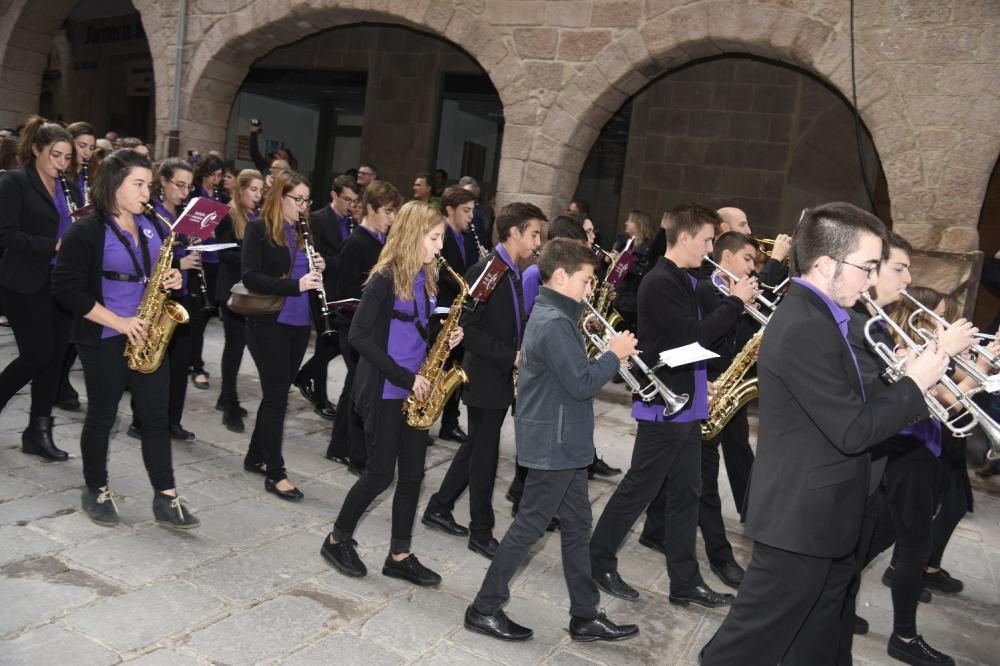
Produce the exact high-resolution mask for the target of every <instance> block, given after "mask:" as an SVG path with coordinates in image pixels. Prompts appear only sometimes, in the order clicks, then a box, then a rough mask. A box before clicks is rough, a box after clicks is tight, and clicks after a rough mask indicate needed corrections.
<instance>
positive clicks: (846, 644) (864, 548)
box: [837, 490, 888, 666]
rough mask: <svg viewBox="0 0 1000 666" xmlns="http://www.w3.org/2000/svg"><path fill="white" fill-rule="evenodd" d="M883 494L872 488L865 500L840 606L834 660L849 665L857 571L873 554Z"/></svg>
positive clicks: (858, 581)
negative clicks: (852, 571) (858, 533)
mask: <svg viewBox="0 0 1000 666" xmlns="http://www.w3.org/2000/svg"><path fill="white" fill-rule="evenodd" d="M884 506H885V498H884V497H883V496H882V491H881V490H876V491H875V492H874V493H872V494H871V495H869V496H868V499H867V500H865V513H864V516H863V518H862V521H861V535H860V536H859V537H858V546H857V548H855V550H854V561H855V568H854V575H853V576H852V578H851V582H850V583H849V584H848V586H847V595H846V596H845V599H844V606H843V610H842V611H841V614H840V636H839V639H838V642H837V664H838V665H839V666H851V664H852V663H854V660H853V658H852V656H851V650H852V648H853V645H854V616H855V613H856V612H857V603H858V591H859V590H860V589H861V574H863V573H864V570H865V568H866V567H867V566H868V565H869V564H870V563H871V561H872V559H874V557H875V553H874V552H873V548H872V543H873V540H874V536H875V532H876V530H877V529H878V526H879V521H880V520H881V521H884V520H885V519H886V517H887V515H888V514H887V513H886V512H885V509H884Z"/></svg>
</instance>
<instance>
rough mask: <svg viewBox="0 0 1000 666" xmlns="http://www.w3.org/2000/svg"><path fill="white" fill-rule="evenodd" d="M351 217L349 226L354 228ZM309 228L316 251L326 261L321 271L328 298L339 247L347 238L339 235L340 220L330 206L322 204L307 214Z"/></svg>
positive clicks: (333, 288) (338, 257)
mask: <svg viewBox="0 0 1000 666" xmlns="http://www.w3.org/2000/svg"><path fill="white" fill-rule="evenodd" d="M347 215H348V218H349V219H351V221H350V223H349V225H350V228H351V229H353V228H354V226H355V225H354V220H353V219H352V218H351V217H350V213H348V214H347ZM309 229H310V230H311V231H312V235H313V243H314V244H315V246H316V251H317V252H319V253H320V255H321V256H322V257H323V261H325V262H326V270H325V271H323V286H324V287H325V288H326V293H327V297H328V298H332V297H333V294H334V292H335V291H336V284H337V266H338V264H339V263H340V248H341V246H342V245H343V244H344V241H345V240H347V239H346V238H343V237H342V236H341V235H340V222H338V221H337V217H336V215H334V213H333V209H332V208H331V207H330V206H323V207H322V208H320V209H319V210H314V211H313V212H312V213H310V215H309Z"/></svg>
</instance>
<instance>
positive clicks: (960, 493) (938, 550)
mask: <svg viewBox="0 0 1000 666" xmlns="http://www.w3.org/2000/svg"><path fill="white" fill-rule="evenodd" d="M941 466H942V471H941V497H940V500H939V502H938V511H937V515H935V516H934V522H933V523H931V554H930V558H929V559H928V561H927V566H929V567H934V568H935V569H939V568H941V558H942V557H943V556H944V549H945V548H947V547H948V541H949V540H950V539H951V535H952V533H953V532H954V531H955V528H956V527H957V526H958V523H959V522H960V521H961V520H962V518H963V517H965V514H966V513H968V512H969V511H971V510H972V507H971V506H969V499H968V498H969V496H970V492H969V471H968V470H967V469H966V465H965V460H961V461H957V462H953V461H949V462H943V463H942V465H941Z"/></svg>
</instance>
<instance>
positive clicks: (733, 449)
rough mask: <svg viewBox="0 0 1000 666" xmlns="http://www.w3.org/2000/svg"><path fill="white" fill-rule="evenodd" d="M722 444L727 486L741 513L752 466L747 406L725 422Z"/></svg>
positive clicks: (741, 513)
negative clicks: (727, 478) (727, 479)
mask: <svg viewBox="0 0 1000 666" xmlns="http://www.w3.org/2000/svg"><path fill="white" fill-rule="evenodd" d="M719 437H720V439H721V445H722V458H723V460H725V462H726V476H727V477H729V487H730V489H732V491H733V502H734V503H735V504H736V510H737V511H738V512H739V514H740V515H741V516H742V515H743V502H744V500H745V499H746V495H747V486H748V485H749V484H750V469H751V468H752V467H753V459H754V456H753V449H752V448H750V423H749V421H748V419H747V407H745V406H744V407H743V409H741V410H740V411H738V412H736V414H735V415H734V416H733V418H732V420H730V421H729V423H727V424H726V427H725V428H723V429H722V433H721V434H720V435H719Z"/></svg>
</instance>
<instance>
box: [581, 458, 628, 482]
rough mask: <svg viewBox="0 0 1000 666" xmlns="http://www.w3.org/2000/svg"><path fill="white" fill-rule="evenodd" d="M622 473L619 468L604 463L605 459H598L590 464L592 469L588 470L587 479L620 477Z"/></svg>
mask: <svg viewBox="0 0 1000 666" xmlns="http://www.w3.org/2000/svg"><path fill="white" fill-rule="evenodd" d="M621 473H622V471H621V470H620V469H618V468H617V467H612V466H611V465H609V464H608V463H606V462H604V459H603V458H598V459H597V460H595V461H594V462H592V463H590V467H588V468H587V478H588V479H592V478H594V477H595V476H605V477H608V476H618V475H619V474H621Z"/></svg>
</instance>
